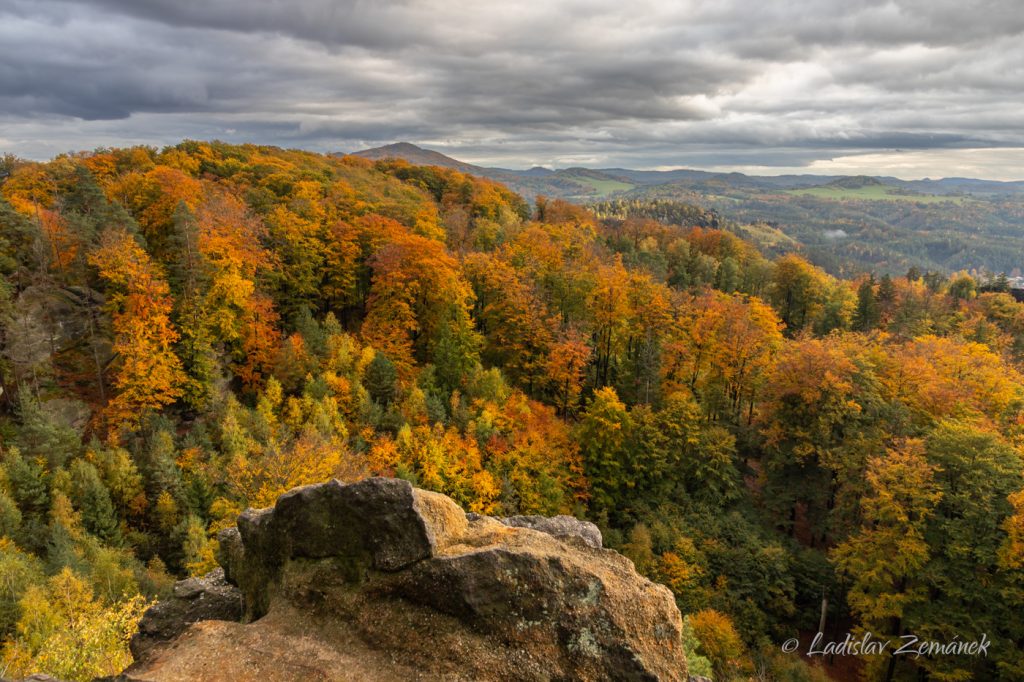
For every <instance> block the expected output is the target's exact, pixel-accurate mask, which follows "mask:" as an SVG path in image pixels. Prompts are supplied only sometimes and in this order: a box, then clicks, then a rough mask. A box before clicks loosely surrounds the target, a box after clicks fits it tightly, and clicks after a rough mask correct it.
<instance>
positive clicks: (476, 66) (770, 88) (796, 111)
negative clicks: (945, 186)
mask: <svg viewBox="0 0 1024 682" xmlns="http://www.w3.org/2000/svg"><path fill="white" fill-rule="evenodd" d="M982 5H983V6H981V7H980V8H979V7H978V6H977V4H975V5H972V6H970V7H967V6H963V4H962V3H956V2H953V1H952V0H942V1H935V2H923V1H922V0H898V1H895V2H882V1H881V0H863V1H862V2H858V3H840V2H839V1H838V0H830V2H827V3H822V2H810V0H804V1H802V2H797V3H790V4H787V5H784V6H783V5H767V6H759V7H751V6H749V4H748V3H744V2H742V1H741V0H726V1H724V2H721V3H715V4H705V3H699V2H684V3H676V2H668V1H667V0H645V1H644V2H641V3H639V4H633V5H631V6H629V7H623V6H621V5H620V4H619V3H612V2H610V1H605V0H602V1H601V2H597V3H586V4H582V3H580V2H578V0H557V1H556V2H553V3H549V4H545V5H543V6H542V5H539V4H532V3H530V4H526V5H524V6H517V7H494V6H485V5H480V4H474V3H469V2H463V1H461V0H460V1H453V0H450V1H442V0H413V1H408V2H406V1H403V2H391V1H385V2H378V3H373V4H372V5H368V4H362V3H358V4H349V3H344V4H338V3H335V2H329V1H328V0H296V2H293V3H288V4H287V5H283V4H280V3H277V2H262V3H245V4H244V5H243V4H237V3H236V2H235V0H221V1H220V2H217V3H212V4H211V3H198V2H178V1H174V2H172V1H171V0H153V1H152V2H147V3H138V2H125V1H124V0H84V1H81V2H74V3H72V2H69V1H68V0H40V1H36V2H29V1H28V0H5V2H3V3H2V4H0V19H2V21H0V56H2V57H3V61H4V63H5V65H7V67H8V68H6V69H5V70H3V72H2V73H0V93H2V94H0V150H2V151H5V152H9V153H13V154H15V155H17V156H20V157H23V158H30V159H47V158H52V157H53V156H55V155H57V154H59V153H62V152H66V151H67V150H70V149H83V148H95V147H111V146H117V147H123V146H130V145H133V144H147V145H155V146H163V145H167V144H172V143H174V142H176V141H179V140H181V139H199V140H209V139H221V140H224V141H225V142H229V143H236V144H237V143H244V142H251V143H255V144H269V145H275V146H281V147H287V148H300V149H307V150H309V151H315V152H322V153H326V152H334V151H340V150H354V149H364V148H369V147H377V146H380V145H382V144H386V143H387V142H389V141H391V140H418V141H420V142H419V143H420V144H421V145H422V146H425V147H428V148H431V149H437V150H439V151H442V152H444V153H446V154H448V155H450V156H453V157H455V158H460V159H467V160H472V161H473V162H476V163H481V164H486V165H494V166H500V167H521V168H529V167H531V166H551V167H572V166H583V167H590V168H596V167H622V168H633V169H658V168H665V167H674V168H693V169H698V170H708V171H710V172H732V171H739V172H744V173H747V174H753V175H779V174H827V175H860V174H863V175H874V176H892V177H899V178H902V179H918V178H926V177H928V178H936V177H971V178H979V179H989V180H1000V181H1006V180H1024V129H1022V128H1021V126H1020V125H1019V118H1020V108H1021V103H1022V102H1021V99H1022V98H1021V93H1020V88H1019V74H1020V73H1021V71H1022V69H1024V40H1021V37H1022V35H1024V13H1021V12H1020V11H1019V9H1018V8H1017V7H1016V4H1015V3H1013V2H1011V1H1010V0H984V2H983V3H982Z"/></svg>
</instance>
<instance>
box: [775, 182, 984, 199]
mask: <svg viewBox="0 0 1024 682" xmlns="http://www.w3.org/2000/svg"><path fill="white" fill-rule="evenodd" d="M789 194H795V195H797V196H811V197H815V198H817V199H830V200H832V201H843V200H846V199H859V200H861V201H912V202H915V203H919V204H939V203H942V202H944V201H949V202H952V203H954V204H962V203H964V202H965V201H967V198H966V197H947V196H938V195H936V194H905V193H903V192H900V191H899V190H898V189H896V188H895V187H889V186H888V185H868V186H866V187H857V188H849V187H830V186H825V187H808V188H805V189H793V190H789Z"/></svg>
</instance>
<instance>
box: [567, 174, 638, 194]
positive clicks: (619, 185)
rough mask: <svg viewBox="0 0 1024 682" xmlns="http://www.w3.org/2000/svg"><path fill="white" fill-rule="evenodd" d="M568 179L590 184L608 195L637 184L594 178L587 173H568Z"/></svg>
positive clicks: (599, 192)
mask: <svg viewBox="0 0 1024 682" xmlns="http://www.w3.org/2000/svg"><path fill="white" fill-rule="evenodd" d="M565 177H566V178H568V179H571V180H573V181H575V182H578V183H580V184H582V185H589V186H590V187H593V188H594V190H595V191H596V192H597V193H598V194H600V195H602V196H603V195H608V194H612V193H614V192H627V191H629V190H631V189H633V188H634V187H636V185H631V184H629V183H628V182H621V181H619V180H611V179H608V180H603V179H599V178H592V177H589V176H587V175H566V176H565Z"/></svg>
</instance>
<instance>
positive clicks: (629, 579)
mask: <svg viewBox="0 0 1024 682" xmlns="http://www.w3.org/2000/svg"><path fill="white" fill-rule="evenodd" d="M220 540H221V550H222V551H221V555H220V557H219V560H220V563H221V564H222V566H223V574H221V573H219V572H214V573H213V574H211V575H209V576H207V577H206V578H204V579H199V580H197V579H193V580H190V581H183V582H182V583H179V584H178V586H177V587H176V589H175V596H174V598H173V599H171V600H170V601H168V602H165V603H161V604H159V605H157V606H155V607H154V608H153V609H151V610H150V611H149V612H147V614H146V616H145V617H144V619H143V622H142V624H141V627H140V632H139V634H138V635H137V636H136V638H135V640H134V641H133V643H132V648H133V652H134V653H135V655H136V659H137V662H136V664H135V665H133V666H132V667H131V668H130V669H129V670H127V671H126V672H125V674H124V679H127V680H153V681H156V682H164V681H167V682H169V681H172V680H190V681H191V680H235V681H237V680H261V681H267V682H270V681H274V680H299V679H301V680H685V679H686V677H687V674H686V672H687V671H686V659H685V656H684V653H683V649H682V645H681V639H680V632H681V627H682V622H681V618H680V615H679V611H678V610H677V609H676V606H675V602H674V600H673V598H672V594H671V593H670V592H669V590H668V589H666V588H665V587H663V586H661V585H657V584H655V583H652V582H650V581H648V580H646V579H645V578H643V577H641V576H640V575H639V574H637V572H636V570H635V568H634V567H633V564H632V563H631V562H630V561H629V560H628V559H626V558H624V557H622V556H621V555H619V554H617V553H616V552H613V551H611V550H606V549H601V536H600V532H598V530H597V528H596V527H595V526H593V524H589V523H586V522H582V521H578V520H576V519H572V518H570V517H556V518H554V519H549V518H545V517H512V518H509V519H495V518H490V517H483V516H477V515H474V514H469V515H467V514H465V513H464V512H463V511H462V509H460V508H459V507H458V506H457V505H456V504H455V503H454V502H453V501H452V500H451V499H449V498H447V497H445V496H443V495H439V494H436V493H430V492H426V491H423V490H419V489H416V488H413V487H412V486H411V485H409V483H407V482H405V481H401V480H396V479H383V478H374V479H369V480H365V481H361V482H359V483H354V484H351V485H344V484H342V483H339V482H338V481H331V482H329V483H324V484H320V485H315V486H307V487H304V488H298V489H295V490H292V491H290V492H288V493H286V494H285V495H283V496H281V498H280V499H278V501H277V504H276V505H275V506H274V507H273V508H272V509H263V510H258V511H254V510H249V511H247V512H245V513H244V514H242V515H241V516H240V517H239V519H238V527H237V528H231V529H229V530H227V531H224V532H223V533H222V534H221V538H220Z"/></svg>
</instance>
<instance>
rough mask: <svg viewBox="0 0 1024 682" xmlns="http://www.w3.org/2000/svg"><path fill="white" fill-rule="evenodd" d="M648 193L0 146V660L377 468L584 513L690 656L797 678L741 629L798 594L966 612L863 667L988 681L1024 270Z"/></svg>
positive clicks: (882, 625)
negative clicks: (1010, 284)
mask: <svg viewBox="0 0 1024 682" xmlns="http://www.w3.org/2000/svg"><path fill="white" fill-rule="evenodd" d="M669 208H670V209H672V210H669V211H668V212H667V215H669V216H677V217H678V219H676V220H673V219H671V217H669V218H668V219H663V221H662V220H656V219H655V218H653V217H645V216H644V215H640V214H637V215H632V216H629V215H625V214H623V215H618V214H615V213H614V212H610V211H604V212H593V211H591V210H590V209H588V208H586V207H582V206H579V205H574V204H570V203H566V202H563V201H560V200H546V199H544V198H538V199H537V200H536V202H533V203H527V202H526V201H525V200H524V199H522V198H521V197H519V196H518V195H516V194H514V193H513V192H511V191H510V190H508V189H506V188H505V187H504V186H502V185H500V184H498V183H496V182H494V181H491V180H487V179H482V178H477V177H472V176H469V175H465V174H462V173H460V172H458V171H455V170H450V169H445V168H439V167H424V166H413V165H410V164H408V163H406V162H404V161H398V160H380V161H376V162H374V161H369V160H366V159H362V158H357V157H354V156H325V155H318V154H313V153H309V152H299V151H284V150H281V149H277V148H273V147H260V146H252V145H245V146H231V145H227V144H222V143H205V142H192V141H187V142H183V143H181V144H178V145H176V146H172V147H167V148H164V149H162V150H158V149H154V148H149V147H133V148H125V149H100V150H97V151H95V152H92V153H83V154H76V155H63V156H59V157H57V158H55V159H54V160H52V161H50V162H47V163H37V162H29V161H23V160H20V159H16V158H14V157H10V156H8V157H5V158H4V159H3V160H2V161H0V274H2V278H0V536H2V539H0V637H2V640H3V643H2V651H0V676H5V677H20V676H24V675H28V674H31V673H33V672H39V671H45V672H47V673H50V674H52V675H55V676H59V677H61V678H63V679H69V680H79V679H91V678H92V677H94V676H98V675H106V674H113V673H116V672H118V671H120V670H121V669H122V668H124V667H125V666H126V665H127V664H128V663H130V662H131V657H130V653H129V652H128V648H127V637H128V636H129V635H130V633H131V632H132V631H133V630H134V628H135V626H136V623H137V621H138V618H139V617H140V615H141V613H142V611H143V610H144V609H145V608H146V607H147V606H148V605H149V604H151V603H152V602H153V601H154V600H155V599H157V598H158V597H160V596H161V595H163V594H166V593H167V591H168V590H169V589H170V587H171V585H172V584H173V582H174V580H175V579H178V578H181V577H184V576H187V575H199V574H203V573H205V572H207V571H208V570H210V569H211V568H213V567H214V566H215V565H216V562H215V556H216V553H217V542H216V534H217V532H218V531H219V530H221V529H223V528H225V527H227V526H232V525H234V523H235V518H236V516H237V515H238V514H239V513H240V512H241V511H242V510H243V509H245V508H247V507H265V506H268V505H271V504H273V502H274V500H275V499H276V498H277V496H278V495H280V494H281V493H282V492H284V491H286V490H288V489H290V488H292V487H295V486H298V485H302V484H306V483H313V482H320V481H323V480H326V479H328V478H331V477H336V478H339V479H341V480H343V481H354V480H358V479H361V478H364V477H368V476H373V475H383V476H397V477H401V478H405V479H408V480H410V481H412V482H413V483H415V484H416V485H418V486H421V487H424V488H427V489H431V490H436V491H440V492H443V493H445V494H447V495H450V496H451V497H453V498H454V499H455V500H456V501H458V502H459V503H460V504H461V505H462V506H463V507H464V508H465V509H466V510H468V511H473V512H478V513H483V514H492V515H500V516H505V515H512V514H546V515H553V514H573V515H576V516H580V517H584V518H587V519H590V520H592V521H594V522H595V523H597V524H598V526H600V528H601V530H602V532H603V533H604V537H605V544H606V546H609V547H613V548H615V549H618V550H619V551H621V552H623V553H624V554H626V555H627V556H628V557H630V558H631V559H632V560H633V561H634V562H635V564H636V566H637V568H638V569H639V570H640V571H641V572H642V573H644V574H645V575H647V576H649V577H651V578H652V579H654V580H657V581H659V582H661V583H663V584H665V585H667V586H668V587H670V588H671V590H672V592H673V593H674V594H675V596H676V600H677V603H678V605H679V608H680V610H681V612H682V613H683V614H684V616H685V617H686V618H685V636H686V646H687V652H688V657H689V659H690V661H691V663H690V667H691V673H692V674H704V675H707V676H713V677H714V679H716V680H731V679H778V680H822V679H826V677H825V675H826V672H825V671H823V670H822V669H821V667H820V665H819V664H820V663H821V662H822V661H820V660H819V661H815V662H808V661H807V660H805V659H801V658H800V657H799V656H787V655H784V654H782V652H781V651H780V650H779V644H780V643H781V642H782V641H784V640H786V639H788V638H791V637H803V636H806V634H807V633H811V632H816V631H817V629H818V627H819V623H820V622H822V621H823V622H824V623H825V631H826V632H829V633H839V634H840V636H841V633H845V632H847V631H852V632H865V631H870V632H872V633H875V635H876V636H879V637H883V638H884V637H892V638H897V637H899V635H900V634H903V633H906V632H913V633H915V634H917V635H919V636H921V637H929V638H932V639H941V640H948V639H950V638H952V637H953V636H954V635H957V636H959V637H960V638H961V639H971V638H979V637H980V636H981V635H982V634H983V633H984V634H985V635H986V636H987V637H988V638H989V639H990V640H992V642H993V644H992V647H991V649H990V651H989V655H988V657H987V658H979V657H951V656H925V657H920V658H913V657H906V658H902V659H898V660H897V659H895V658H891V657H866V658H864V659H863V660H862V661H860V662H859V664H860V665H861V666H862V667H863V670H862V671H860V672H862V673H864V674H866V675H868V676H871V678H872V679H875V678H886V677H888V678H889V679H914V680H918V679H929V680H969V679H1005V680H1019V679H1024V619H1022V618H1021V616H1020V614H1021V613H1022V612H1024V459H1022V455H1024V450H1022V448H1024V374H1022V367H1024V365H1022V363H1024V303H1019V302H1017V301H1015V300H1014V298H1013V297H1012V296H1011V295H1010V293H1008V292H1007V291H1006V290H1005V286H1002V285H1000V284H999V283H998V282H996V283H993V282H980V281H975V279H972V278H971V277H970V276H968V275H966V274H963V273H961V274H954V275H948V274H943V273H936V272H926V271H920V270H918V269H916V268H911V269H910V271H909V272H907V273H906V275H905V276H899V277H893V276H889V275H884V276H877V275H872V274H870V273H865V274H863V275H860V276H858V277H856V278H854V279H849V280H841V279H836V278H834V277H832V276H830V275H828V274H826V273H825V272H824V271H822V270H821V269H819V268H817V267H815V266H813V265H811V264H810V263H809V262H808V260H806V259H805V258H803V257H802V256H801V255H800V254H799V253H788V254H785V255H782V256H778V257H775V258H774V259H770V258H768V257H766V256H765V255H763V254H762V253H761V252H760V251H759V250H758V249H757V248H756V247H755V246H754V245H752V244H751V243H750V242H747V241H744V240H743V239H742V238H741V237H740V236H738V235H737V233H736V231H733V230H731V229H728V227H726V228H723V229H716V228H714V227H710V226H708V225H706V224H701V223H700V221H699V220H696V219H694V216H699V214H700V209H697V208H696V207H691V206H687V205H682V204H680V205H677V206H674V207H669ZM660 209H661V210H660V213H665V212H666V211H665V205H664V204H663V205H662V206H661V207H660ZM640 213H642V212H640ZM648 213H649V214H655V213H659V212H658V211H650V212H648Z"/></svg>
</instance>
